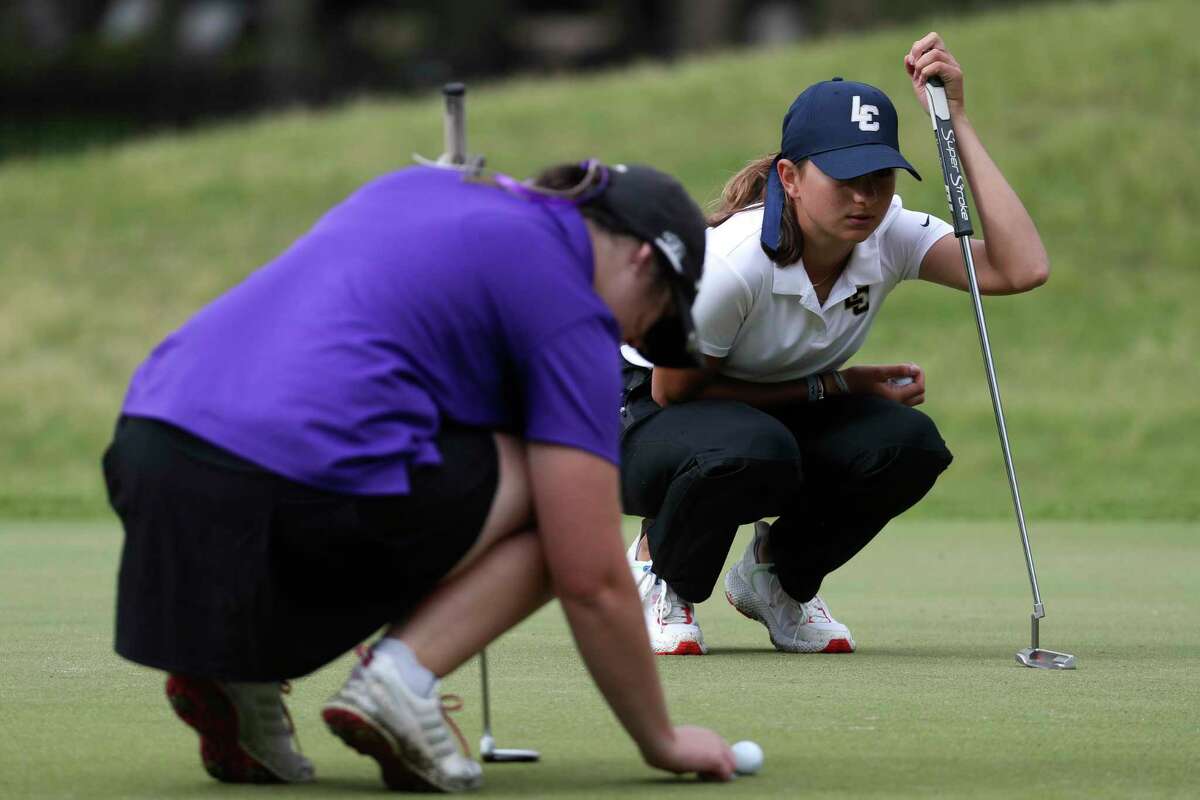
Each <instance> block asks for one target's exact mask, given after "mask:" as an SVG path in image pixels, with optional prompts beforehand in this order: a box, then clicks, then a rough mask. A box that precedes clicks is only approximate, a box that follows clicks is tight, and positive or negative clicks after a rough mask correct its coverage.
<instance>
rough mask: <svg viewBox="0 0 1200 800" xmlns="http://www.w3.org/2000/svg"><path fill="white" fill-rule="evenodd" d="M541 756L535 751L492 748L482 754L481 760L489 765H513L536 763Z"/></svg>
mask: <svg viewBox="0 0 1200 800" xmlns="http://www.w3.org/2000/svg"><path fill="white" fill-rule="evenodd" d="M539 758H541V754H540V753H538V751H537V750H517V749H513V748H496V747H494V748H492V750H491V751H490V752H488V753H484V754H483V760H484V761H486V762H488V763H489V764H505V763H508V764H513V763H517V762H521V761H525V762H530V761H537V760H538V759H539Z"/></svg>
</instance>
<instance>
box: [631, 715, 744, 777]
mask: <svg viewBox="0 0 1200 800" xmlns="http://www.w3.org/2000/svg"><path fill="white" fill-rule="evenodd" d="M674 733H675V736H674V738H673V739H672V741H670V742H666V743H664V744H665V746H664V747H663V748H662V750H661V751H660V752H658V753H646V754H645V758H646V763H647V764H649V765H650V766H652V767H658V768H659V769H665V770H666V771H667V772H674V773H677V774H680V773H685V772H695V773H697V774H698V775H699V776H700V778H701V779H702V780H711V781H728V780H732V779H733V771H734V767H735V762H734V758H733V751H732V750H730V749H729V745H728V744H726V743H725V740H724V739H722V738H721V737H720V736H719V735H717V734H716V733H714V732H713V731H710V730H708V729H707V728H697V727H693V726H691V725H680V726H678V727H676V728H675V730H674Z"/></svg>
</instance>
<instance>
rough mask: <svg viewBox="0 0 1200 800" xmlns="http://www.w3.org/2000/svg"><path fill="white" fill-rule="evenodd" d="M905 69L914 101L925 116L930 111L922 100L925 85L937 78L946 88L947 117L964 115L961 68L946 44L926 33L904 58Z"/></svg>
mask: <svg viewBox="0 0 1200 800" xmlns="http://www.w3.org/2000/svg"><path fill="white" fill-rule="evenodd" d="M904 69H905V71H907V72H908V77H909V79H910V80H911V81H912V85H913V92H915V93H916V95H917V100H918V101H920V103H921V107H922V108H924V109H925V111H926V112H928V111H929V99H928V98H927V97H926V96H925V83H926V82H927V81H928V80H929V79H930V78H931V77H933V76H934V75H937V76H938V77H940V78H941V79H942V83H944V84H945V85H946V100H947V102H949V103H950V113H951V114H952V115H954V116H958V115H960V114H962V113H963V111H964V109H965V104H964V100H963V71H962V67H960V66H959V65H958V61H956V60H955V58H954V56H952V55H951V54H950V51H949V50H947V49H946V43H945V42H943V41H942V37H941V36H939V35H938V34H937V33H927V34H925V35H924V36H923V37H921V38H920V39H918V40H917V41H915V42H913V46H912V49H910V50H909V51H908V53H906V54H905V56H904Z"/></svg>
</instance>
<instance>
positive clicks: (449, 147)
mask: <svg viewBox="0 0 1200 800" xmlns="http://www.w3.org/2000/svg"><path fill="white" fill-rule="evenodd" d="M442 98H443V99H444V100H445V112H444V116H443V120H442V121H443V124H442V146H443V148H444V150H443V152H442V154H441V155H440V156H438V158H437V160H436V161H434V160H431V159H428V158H423V157H422V156H419V155H417V154H416V153H414V154H413V159H414V160H416V161H417V162H418V163H421V164H426V165H429V166H434V167H446V168H449V169H459V170H463V171H465V172H468V173H470V174H477V173H478V172H480V171H481V170H482V169H483V165H484V157H483V156H481V155H475V156H471V155H468V154H467V106H466V101H467V87H466V86H465V85H464V84H461V83H447V84H446V85H445V86H443V87H442ZM479 677H480V682H481V683H482V686H483V736H481V737H480V739H479V754H480V756H481V757H482V758H483V760H484V761H487V762H490V763H500V764H503V763H513V762H522V761H537V760H538V758H540V755H539V754H538V751H537V750H522V749H513V748H498V747H496V740H495V738H494V737H493V736H492V715H491V702H490V700H489V698H488V673H487V649H486V648H485V649H483V650H480V651H479Z"/></svg>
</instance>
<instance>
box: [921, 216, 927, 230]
mask: <svg viewBox="0 0 1200 800" xmlns="http://www.w3.org/2000/svg"><path fill="white" fill-rule="evenodd" d="M921 227H922V228H928V227H929V215H928V214H926V215H925V221H924V222H922V223H921Z"/></svg>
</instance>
